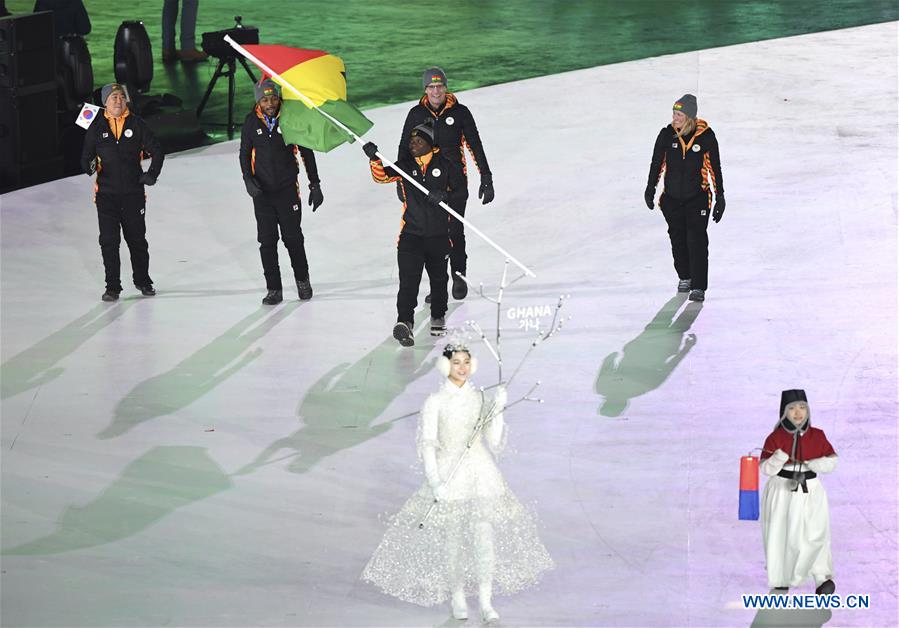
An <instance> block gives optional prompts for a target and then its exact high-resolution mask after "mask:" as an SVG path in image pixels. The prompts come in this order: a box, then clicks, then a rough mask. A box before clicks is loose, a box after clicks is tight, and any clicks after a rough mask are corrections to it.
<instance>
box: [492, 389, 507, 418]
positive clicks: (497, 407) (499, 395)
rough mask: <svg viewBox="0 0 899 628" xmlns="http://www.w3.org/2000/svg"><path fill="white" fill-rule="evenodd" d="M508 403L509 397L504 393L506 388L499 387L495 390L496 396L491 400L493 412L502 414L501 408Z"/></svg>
mask: <svg viewBox="0 0 899 628" xmlns="http://www.w3.org/2000/svg"><path fill="white" fill-rule="evenodd" d="M508 402H509V395H508V393H506V387H505V386H502V385H500V386H499V387H498V388H497V389H496V396H495V397H494V398H493V405H494V410H493V411H494V412H502V411H503V408H505V407H506V404H507V403H508Z"/></svg>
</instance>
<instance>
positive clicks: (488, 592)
mask: <svg viewBox="0 0 899 628" xmlns="http://www.w3.org/2000/svg"><path fill="white" fill-rule="evenodd" d="M478 593H479V595H478V597H479V599H480V602H481V619H483V620H484V621H485V622H488V623H489V622H492V621H496V620H498V619H499V613H497V612H496V610H495V609H494V608H493V603H492V598H493V584H492V583H491V582H487V583H482V584H481V586H480V590H479V591H478Z"/></svg>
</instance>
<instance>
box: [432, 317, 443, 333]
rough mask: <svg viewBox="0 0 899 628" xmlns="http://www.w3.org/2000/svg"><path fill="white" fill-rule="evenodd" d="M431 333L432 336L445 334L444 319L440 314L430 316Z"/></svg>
mask: <svg viewBox="0 0 899 628" xmlns="http://www.w3.org/2000/svg"><path fill="white" fill-rule="evenodd" d="M431 335H432V336H446V319H445V318H443V317H442V316H441V317H440V318H434V317H433V316H432V317H431Z"/></svg>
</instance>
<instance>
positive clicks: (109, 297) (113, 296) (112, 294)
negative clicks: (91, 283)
mask: <svg viewBox="0 0 899 628" xmlns="http://www.w3.org/2000/svg"><path fill="white" fill-rule="evenodd" d="M100 300H101V301H106V302H107V303H111V302H112V301H118V300H119V293H118V292H116V291H115V290H107V291H106V292H104V293H103V295H102V296H101V297H100Z"/></svg>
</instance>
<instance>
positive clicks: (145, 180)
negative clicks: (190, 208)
mask: <svg viewBox="0 0 899 628" xmlns="http://www.w3.org/2000/svg"><path fill="white" fill-rule="evenodd" d="M138 181H139V182H140V183H141V184H142V185H156V177H155V176H153V175H152V174H150V173H149V172H145V173H143V174H142V175H140V178H139V179H138Z"/></svg>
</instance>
